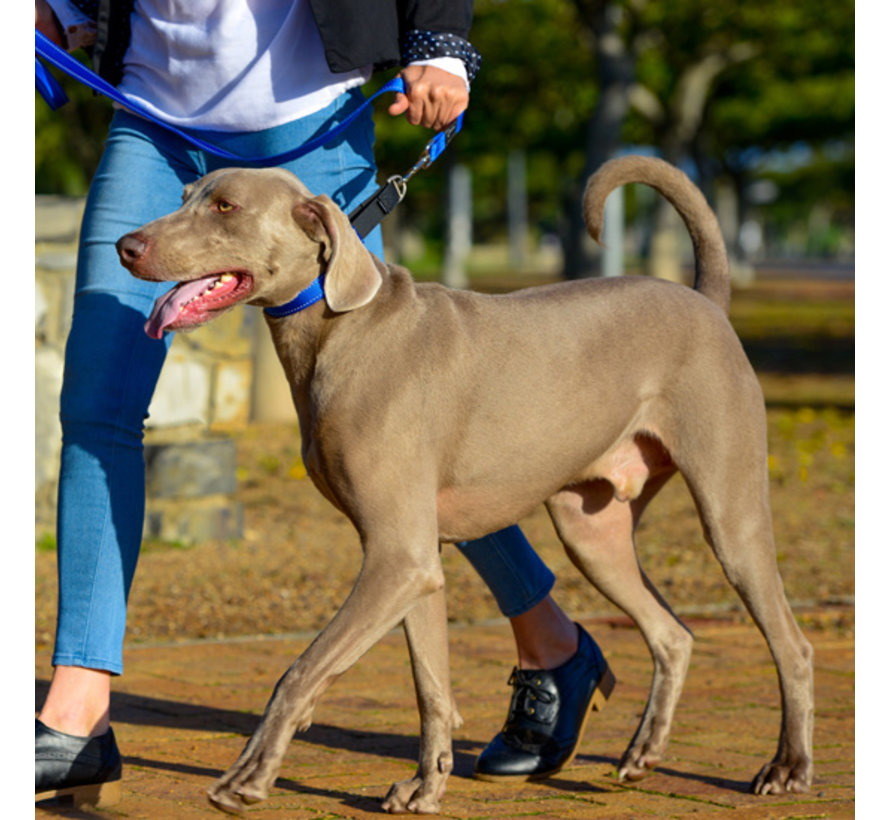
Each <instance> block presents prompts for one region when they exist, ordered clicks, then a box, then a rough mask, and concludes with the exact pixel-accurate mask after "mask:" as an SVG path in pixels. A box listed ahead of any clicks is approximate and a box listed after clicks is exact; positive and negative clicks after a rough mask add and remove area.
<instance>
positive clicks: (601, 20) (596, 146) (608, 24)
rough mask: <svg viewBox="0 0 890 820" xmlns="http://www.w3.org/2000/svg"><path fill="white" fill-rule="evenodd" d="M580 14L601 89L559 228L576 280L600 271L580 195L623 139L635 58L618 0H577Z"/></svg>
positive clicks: (567, 266) (566, 269) (566, 267)
mask: <svg viewBox="0 0 890 820" xmlns="http://www.w3.org/2000/svg"><path fill="white" fill-rule="evenodd" d="M575 5H576V6H577V7H578V12H579V15H580V17H581V19H582V21H583V22H584V23H585V24H586V25H587V27H588V28H589V29H590V31H591V32H592V33H593V35H594V37H595V38H596V67H597V77H598V79H599V87H600V94H599V97H598V99H597V103H596V107H595V108H594V111H593V115H592V116H591V118H590V120H589V122H588V124H587V137H586V141H585V142H586V148H585V166H584V173H583V174H582V178H581V179H579V180H574V181H573V182H572V183H571V184H570V185H569V186H568V188H567V189H566V194H565V201H564V204H565V207H564V211H563V212H564V213H566V214H568V219H567V224H566V226H565V228H564V230H563V237H562V239H563V243H562V244H563V253H564V258H563V277H564V278H566V279H580V278H582V277H584V276H595V275H597V274H598V273H599V269H598V267H599V266H598V263H597V259H596V258H595V256H594V255H593V254H592V253H591V252H590V250H589V249H590V244H591V243H590V239H589V237H588V235H587V227H586V225H585V224H584V218H583V215H582V213H581V195H582V193H583V191H584V185H585V184H586V183H587V178H588V177H589V176H590V175H591V174H592V173H593V172H594V171H595V170H596V169H597V168H599V166H600V165H602V164H603V163H604V162H606V161H607V160H608V159H610V158H611V157H612V156H613V155H614V154H615V152H616V151H617V150H618V147H619V146H620V144H621V128H622V125H623V124H624V120H625V118H626V116H627V112H628V110H629V108H630V101H629V97H630V88H631V86H632V84H633V82H634V74H635V70H634V69H635V59H634V56H633V53H632V51H631V49H630V48H628V46H627V43H626V42H625V41H624V39H623V38H622V36H621V34H620V32H619V28H620V26H621V23H622V16H623V9H622V5H621V4H620V3H617V2H608V0H606V2H597V1H596V0H575Z"/></svg>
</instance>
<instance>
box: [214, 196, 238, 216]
mask: <svg viewBox="0 0 890 820" xmlns="http://www.w3.org/2000/svg"><path fill="white" fill-rule="evenodd" d="M237 210H238V206H237V205H235V204H234V203H233V202H229V201H228V200H227V199H220V200H219V201H218V202H216V211H217V213H221V214H228V213H231V212H232V211H237Z"/></svg>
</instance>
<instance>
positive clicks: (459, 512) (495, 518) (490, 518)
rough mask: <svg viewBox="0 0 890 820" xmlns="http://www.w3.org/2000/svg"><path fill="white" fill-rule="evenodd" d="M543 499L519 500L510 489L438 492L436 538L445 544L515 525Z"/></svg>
mask: <svg viewBox="0 0 890 820" xmlns="http://www.w3.org/2000/svg"><path fill="white" fill-rule="evenodd" d="M545 497H546V495H543V496H537V495H536V496H529V495H527V494H526V493H522V498H518V497H517V495H516V494H515V493H513V492H512V491H510V490H506V489H504V490H495V489H494V488H485V489H466V488H462V487H449V488H445V489H442V490H439V493H438V495H437V496H436V508H437V511H438V516H439V538H440V539H441V540H442V541H447V542H454V541H470V540H472V539H474V538H481V537H482V536H483V535H487V534H488V533H490V532H496V531H497V530H501V529H503V528H504V527H508V526H510V525H511V524H515V523H516V522H517V521H518V520H519V519H520V518H522V517H524V516H525V515H527V514H528V513H529V512H531V510H532V509H533V508H534V507H535V506H536V505H537V504H539V503H540V502H541V501H542V500H543V498H545Z"/></svg>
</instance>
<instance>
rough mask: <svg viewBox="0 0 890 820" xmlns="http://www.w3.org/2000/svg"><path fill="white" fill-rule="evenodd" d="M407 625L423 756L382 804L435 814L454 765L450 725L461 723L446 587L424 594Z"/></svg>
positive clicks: (391, 808) (398, 810)
mask: <svg viewBox="0 0 890 820" xmlns="http://www.w3.org/2000/svg"><path fill="white" fill-rule="evenodd" d="M404 626H405V636H406V637H407V639H408V649H409V651H410V653H411V669H412V672H413V674H414V688H415V691H416V693H417V706H418V709H419V711H420V760H419V762H418V766H417V774H415V775H414V777H413V778H411V779H410V780H403V781H400V782H399V783H395V784H393V786H392V788H391V789H390V790H389V794H387V796H386V800H384V801H383V808H384V809H386V810H387V811H389V812H393V813H396V814H399V813H402V812H415V813H418V814H436V813H438V811H439V801H440V800H441V799H442V795H444V794H445V783H446V781H447V780H448V775H449V774H451V770H452V768H453V767H454V756H453V754H452V750H451V730H452V729H453V728H454V729H456V728H458V727H459V726H460V725H461V719H460V715H459V714H458V712H457V707H456V705H455V702H454V695H453V694H452V691H451V676H450V673H449V669H448V619H447V616H446V610H445V590H444V589H441V590H439V591H438V592H434V593H433V594H432V595H427V596H426V597H425V598H422V599H421V600H419V601H418V602H417V603H416V604H415V605H414V608H413V609H412V610H411V611H410V612H409V613H408V614H407V615H406V616H405V623H404Z"/></svg>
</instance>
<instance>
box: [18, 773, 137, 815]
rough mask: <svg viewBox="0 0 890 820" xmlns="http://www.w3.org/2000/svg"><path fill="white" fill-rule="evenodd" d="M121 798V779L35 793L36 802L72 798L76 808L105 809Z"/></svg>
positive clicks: (66, 800)
mask: <svg viewBox="0 0 890 820" xmlns="http://www.w3.org/2000/svg"><path fill="white" fill-rule="evenodd" d="M120 799H121V781H120V780H112V781H110V782H107V783H91V784H89V785H86V786H71V787H69V788H67V789H50V790H49V791H45V792H38V793H37V794H36V795H34V802H35V803H40V802H42V801H44V800H64V801H65V802H68V800H70V801H71V802H72V803H73V804H74V808H76V809H79V808H81V807H82V806H91V807H93V808H97V809H103V808H106V807H107V806H113V805H114V804H115V803H118V802H120Z"/></svg>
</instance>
